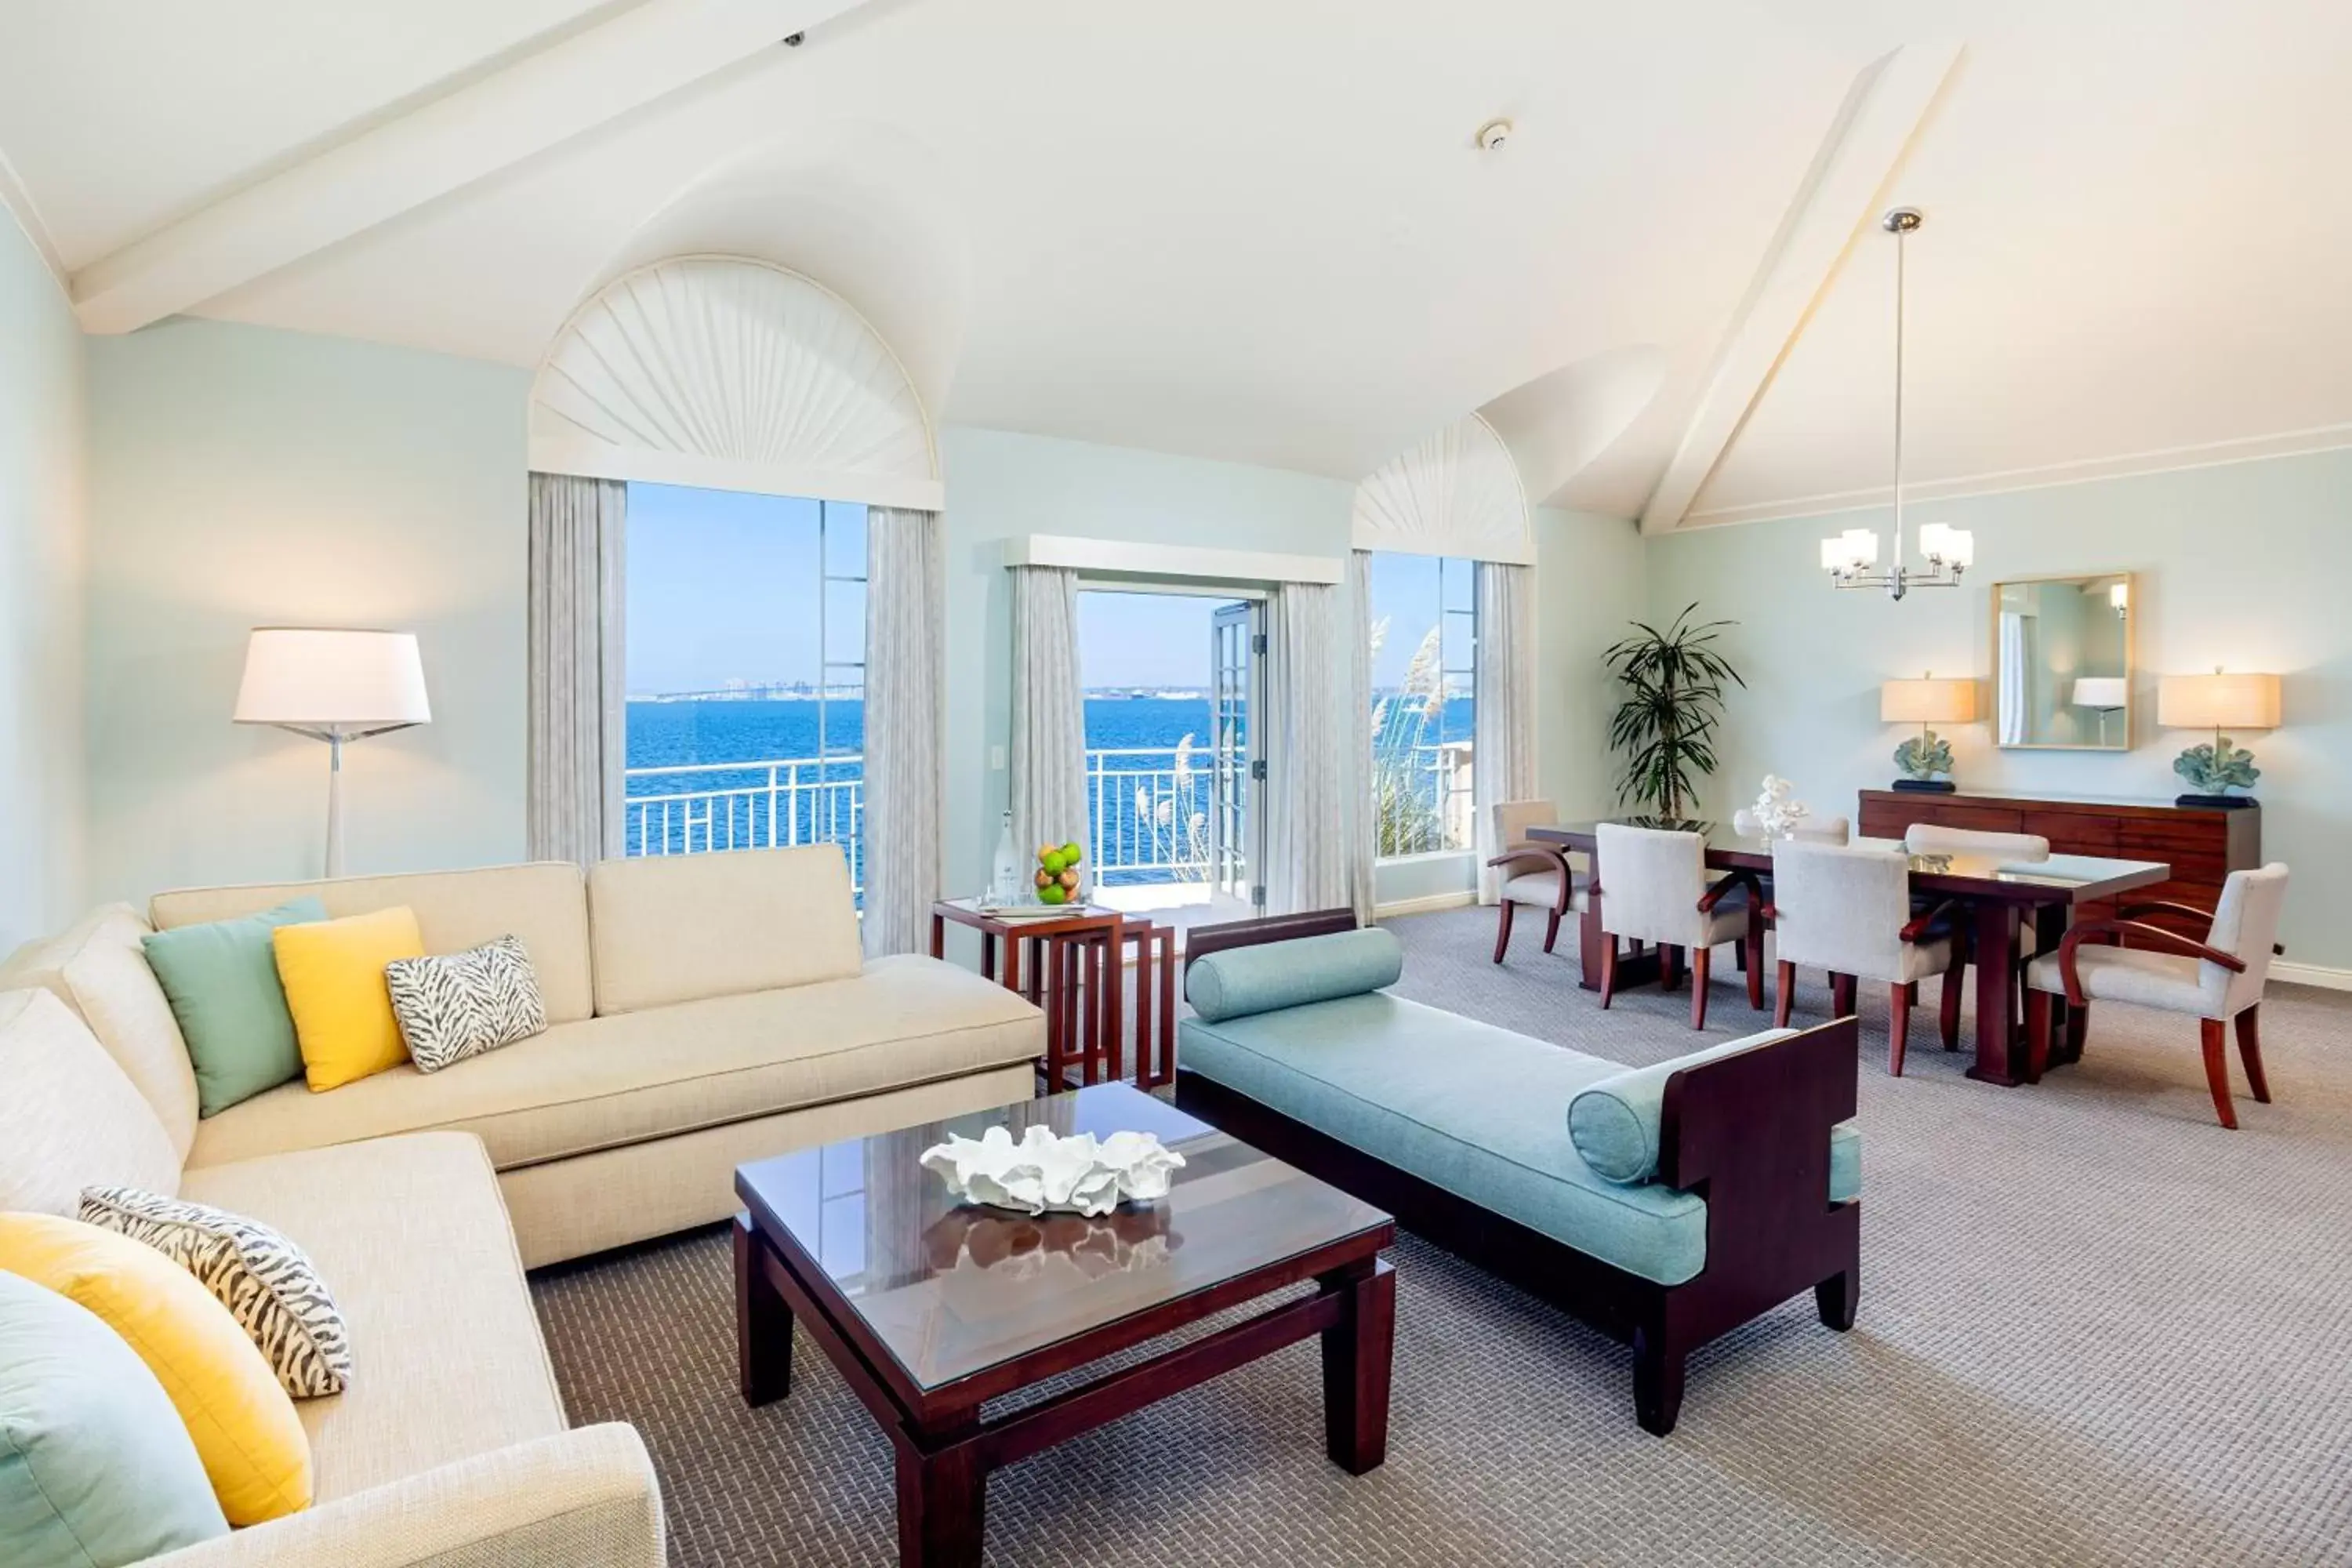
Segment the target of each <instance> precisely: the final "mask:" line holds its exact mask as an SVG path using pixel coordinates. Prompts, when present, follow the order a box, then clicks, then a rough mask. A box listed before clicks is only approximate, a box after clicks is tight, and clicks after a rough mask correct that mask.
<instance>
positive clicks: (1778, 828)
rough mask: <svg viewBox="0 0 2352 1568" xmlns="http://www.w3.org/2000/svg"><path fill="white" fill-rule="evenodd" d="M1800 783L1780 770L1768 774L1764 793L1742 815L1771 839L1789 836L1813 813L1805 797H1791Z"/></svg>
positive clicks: (1765, 779)
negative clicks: (1796, 782)
mask: <svg viewBox="0 0 2352 1568" xmlns="http://www.w3.org/2000/svg"><path fill="white" fill-rule="evenodd" d="M1795 789H1796V786H1795V785H1793V784H1790V782H1789V781H1788V780H1787V779H1784V778H1782V777H1781V776H1780V774H1778V773H1766V774H1765V775H1764V793H1763V794H1761V795H1758V796H1757V797H1756V804H1755V805H1752V806H1750V807H1749V808H1748V810H1746V811H1744V812H1741V813H1740V814H1739V815H1740V816H1744V817H1746V818H1747V819H1748V821H1749V822H1751V823H1753V824H1755V826H1756V830H1757V831H1758V832H1759V833H1761V834H1763V835H1764V837H1767V838H1786V837H1789V836H1790V834H1793V833H1794V832H1796V831H1797V827H1798V826H1799V825H1800V824H1801V823H1802V822H1803V821H1804V820H1805V818H1807V817H1809V816H1811V815H1812V812H1811V809H1810V808H1809V807H1807V806H1806V805H1805V803H1804V802H1803V801H1801V800H1792V799H1790V795H1793V794H1794V793H1795Z"/></svg>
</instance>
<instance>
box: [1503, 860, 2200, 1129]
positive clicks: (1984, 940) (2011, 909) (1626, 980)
mask: <svg viewBox="0 0 2352 1568" xmlns="http://www.w3.org/2000/svg"><path fill="white" fill-rule="evenodd" d="M1607 820H1609V821H1612V822H1615V823H1620V824H1622V825H1623V826H1628V827H1650V828H1662V829H1664V830H1667V831H1670V832H1682V833H1696V834H1697V835H1699V836H1700V837H1702V838H1703V839H1704V840H1705V841H1706V846H1705V847H1706V864H1707V866H1708V867H1709V868H1712V869H1715V870H1718V871H1753V872H1756V873H1759V876H1760V877H1762V878H1769V876H1770V875H1771V872H1772V846H1773V843H1774V840H1773V839H1772V838H1770V837H1766V836H1765V835H1762V834H1758V833H1744V832H1741V831H1740V830H1739V829H1738V828H1737V827H1735V826H1732V825H1731V824H1730V823H1727V822H1702V821H1686V820H1679V819H1669V818H1664V817H1656V816H1622V817H1612V818H1608V819H1607ZM1600 827H1601V823H1600V822H1598V821H1591V822H1562V823H1559V824H1556V825H1554V826H1549V827H1542V826H1538V827H1531V828H1529V829H1528V830H1527V836H1528V838H1530V839H1532V840H1533V841H1535V842H1536V843H1538V844H1547V845H1551V846H1553V847H1557V848H1559V849H1561V850H1563V851H1570V852H1579V853H1581V854H1583V855H1584V856H1585V857H1586V858H1587V861H1588V864H1589V871H1588V877H1589V880H1590V883H1591V888H1590V892H1589V895H1588V897H1587V899H1586V900H1585V910H1584V915H1583V918H1582V920H1581V921H1580V925H1579V929H1578V953H1579V957H1580V964H1581V967H1582V970H1583V977H1582V979H1581V980H1580V981H1579V984H1580V985H1582V986H1583V988H1584V989H1585V990H1587V991H1598V990H1599V989H1600V988H1601V951H1602V949H1603V947H1604V946H1605V945H1606V943H1607V942H1608V941H1609V939H1608V937H1607V936H1606V935H1605V934H1603V927H1602V920H1603V916H1602V914H1601V910H1602V905H1603V901H1604V900H1605V898H1606V896H1607V881H1608V873H1607V868H1605V867H1603V866H1602V865H1601V858H1600V852H1599V838H1600V834H1599V831H1598V830H1599V828H1600ZM1851 843H1852V847H1856V848H1876V849H1901V848H1903V847H1904V845H1903V841H1902V840H1901V839H1899V838H1855V839H1853V840H1852V841H1851ZM1910 860H1911V892H1912V896H1913V897H1914V898H1915V899H1924V900H1930V901H1933V900H1957V901H1958V902H1959V903H1961V904H1962V905H1964V906H1966V910H1967V914H1966V921H1967V924H1968V931H1969V954H1970V957H1971V959H1972V961H1973V962H1974V963H1975V964H1976V966H1977V976H1976V1038H1977V1059H1976V1063H1975V1065H1974V1066H1972V1067H1970V1068H1969V1077H1970V1078H1972V1079H1977V1080H1978V1081H1979V1082H1981V1083H1992V1084H2002V1085H2009V1084H2017V1083H2023V1082H2025V1081H2027V1071H2026V1041H2025V1029H2024V1025H2023V1021H2022V1020H2021V1018H2020V1017H2019V1016H2018V1015H2017V1013H2016V1012H2015V1010H2014V1008H2013V998H2014V997H2015V996H2016V995H2017V994H2018V993H2017V986H2018V969H2019V964H2020V959H2019V955H2018V936H2019V932H2020V931H2021V928H2023V927H2026V926H2030V927H2031V928H2032V931H2033V933H2034V951H2035V952H2056V951H2057V950H2058V943H2059V941H2060V939H2061V938H2062V937H2063V936H2064V935H2065V931H2066V927H2067V925H2068V923H2069V922H2070V921H2072V920H2073V919H2074V911H2075V910H2078V909H2080V908H2082V907H2083V906H2084V905H2086V904H2102V903H2105V902H2107V901H2109V900H2114V899H2116V898H2117V897H2118V896H2120V895H2122V894H2125V893H2128V892H2132V891H2134V890H2136V889H2141V888H2148V887H2153V886H2155V885H2156V884H2157V883H2158V882H2163V881H2166V880H2168V879H2170V878H2171V876H2172V868H2171V866H2169V865H2168V864H2167V863H2166V862H2164V861H2161V860H2122V859H2116V858H2111V857H2106V856H2098V855H2053V856H2051V857H2050V858H2048V859H2046V860H2018V859H2013V858H2006V857H2002V856H1998V855H1972V854H1971V855H1913V856H1911V857H1910ZM1676 967H1677V966H1675V964H1674V963H1673V962H1672V959H1671V957H1669V955H1666V954H1663V953H1661V952H1658V951H1657V950H1656V949H1654V948H1653V949H1651V950H1650V951H1649V952H1643V953H1638V954H1635V955H1633V956H1632V957H1630V958H1629V957H1620V958H1619V960H1618V963H1617V983H1618V984H1619V985H1620V986H1621V987H1622V986H1624V985H1628V984H1640V983H1641V982H1643V981H1644V980H1647V979H1651V978H1657V979H1660V980H1663V981H1664V982H1665V983H1667V984H1672V983H1673V982H1674V981H1675V968H1676ZM2061 1005H2062V1006H2063V999H2061ZM2058 1022H2066V1023H2069V1024H2070V1026H2069V1027H2068V1028H2066V1029H2065V1030H2064V1031H2063V1034H2061V1033H2060V1032H2059V1031H2058V1030H2057V1028H2056V1027H2055V1024H2056V1023H2058ZM2053 1035H2055V1036H2057V1037H2058V1041H2059V1043H2058V1044H2056V1045H2054V1046H2053V1050H2052V1053H2051V1061H2052V1062H2053V1064H2054V1063H2061V1062H2065V1061H2070V1060H2073V1059H2074V1057H2075V1056H2077V1055H2079V1054H2080V1051H2081V1048H2082V1031H2081V1028H2080V1025H2079V1020H2067V1019H2065V1018H2064V1017H2063V1014H2062V1015H2061V1016H2060V1017H2059V1018H2058V1019H2056V1020H2053Z"/></svg>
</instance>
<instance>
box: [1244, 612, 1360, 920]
mask: <svg viewBox="0 0 2352 1568" xmlns="http://www.w3.org/2000/svg"><path fill="white" fill-rule="evenodd" d="M1266 609H1267V614H1266V639H1265V640H1266V647H1267V648H1268V649H1269V650H1270V652H1271V653H1272V656H1273V670H1272V673H1273V675H1274V677H1275V679H1273V680H1271V681H1269V682H1268V683H1267V686H1266V710H1267V711H1266V734H1267V739H1268V740H1269V741H1270V742H1272V749H1273V751H1274V752H1275V754H1276V756H1277V757H1278V758H1279V759H1280V761H1279V762H1278V763H1276V766H1275V768H1274V769H1273V770H1272V771H1273V773H1274V788H1273V790H1272V791H1271V797H1272V798H1271V799H1270V800H1269V801H1268V803H1267V817H1266V855H1265V858H1266V878H1265V901H1266V911H1267V912H1268V913H1269V914H1277V915H1280V914H1297V913H1300V912H1302V911H1305V910H1328V909H1343V908H1348V907H1350V906H1352V905H1353V904H1354V903H1355V901H1356V900H1355V889H1354V887H1353V885H1352V884H1353V880H1354V879H1353V875H1352V871H1351V865H1352V861H1353V856H1352V853H1351V850H1350V846H1351V843H1352V841H1353V836H1352V832H1351V824H1350V817H1351V816H1353V814H1351V813H1350V812H1349V810H1348V809H1347V797H1348V791H1349V786H1350V782H1351V781H1353V780H1355V779H1358V778H1360V777H1361V776H1362V774H1363V773H1364V771H1365V768H1364V764H1363V763H1361V762H1360V760H1359V759H1358V758H1357V757H1356V756H1355V754H1354V752H1353V748H1352V744H1351V740H1352V733H1351V732H1352V731H1353V729H1354V726H1353V725H1351V724H1349V722H1348V721H1347V718H1346V715H1347V712H1348V709H1347V698H1348V690H1349V686H1350V685H1351V684H1352V680H1351V678H1350V676H1349V668H1348V654H1347V649H1348V643H1347V630H1346V627H1347V624H1348V622H1349V616H1348V615H1347V613H1346V605H1345V596H1344V595H1342V594H1341V593H1340V591H1339V589H1338V588H1337V587H1335V586H1333V585H1332V584H1328V583H1284V584H1279V585H1277V586H1276V589H1275V594H1274V598H1273V600H1272V601H1271V602H1270V603H1269V604H1268V605H1267V607H1266ZM1369 754H1370V747H1369V742H1368V743H1367V748H1366V755H1367V756H1369Z"/></svg>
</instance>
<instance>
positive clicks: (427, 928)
mask: <svg viewBox="0 0 2352 1568" xmlns="http://www.w3.org/2000/svg"><path fill="white" fill-rule="evenodd" d="M306 893H307V894H309V895H310V896H311V897H313V898H316V899H317V900H319V901H320V903H322V904H324V905H326V906H327V914H328V916H329V917H330V918H331V919H335V920H341V919H342V918H343V917H344V916H346V915H368V914H373V913H375V912H376V911H377V910H390V909H397V908H399V907H400V906H402V905H404V904H405V905H406V906H407V907H408V908H410V909H412V910H415V911H416V925H417V929H418V931H421V932H422V933H423V934H424V937H425V952H464V951H465V950H466V949H467V948H469V947H479V946H481V945H482V943H484V942H489V941H491V940H493V939H494V938H497V937H501V936H505V935H507V934H509V932H511V933H512V934H514V935H516V936H519V937H520V938H521V939H522V944H523V946H524V947H525V948H527V949H529V950H530V963H531V968H532V969H533V970H534V971H536V972H537V973H538V975H539V989H540V993H541V995H542V996H544V997H545V998H546V1000H547V1016H548V1019H549V1021H550V1022H551V1023H558V1024H561V1023H565V1022H568V1021H570V1020H572V1019H574V1018H585V1017H587V1016H590V1015H591V1014H592V1013H593V1012H594V1011H595V1000H594V993H593V987H592V986H591V984H590V982H589V978H588V899H587V894H586V892H585V891H584V889H583V888H582V886H581V880H580V868H579V867H577V866H574V865H572V863H571V862H570V861H568V860H542V861H538V862H535V863H533V864H531V865H528V866H488V867H484V868H481V869H479V870H472V871H424V872H417V873H415V874H412V875H406V876H398V877H341V878H337V879H334V880H333V881H326V882H270V883H264V884H254V885H250V886H245V887H236V888H184V889H180V890H178V891H176V892H170V893H158V894H156V895H155V897H154V898H153V900H151V902H150V904H149V913H151V914H152V916H153V917H154V921H155V926H156V929H157V930H159V931H168V930H170V929H171V928H172V927H173V926H184V925H197V924H200V923H202V922H203V921H225V920H234V919H236V918H238V917H239V916H243V915H257V914H259V913H260V912H261V911H262V910H269V909H275V908H277V907H278V905H279V904H282V903H284V902H285V901H286V900H289V899H299V898H300V897H302V896H303V895H304V894H306Z"/></svg>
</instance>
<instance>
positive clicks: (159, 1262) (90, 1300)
mask: <svg viewBox="0 0 2352 1568" xmlns="http://www.w3.org/2000/svg"><path fill="white" fill-rule="evenodd" d="M0 1268H5V1269H6V1270H7V1271H8V1272H9V1273H11V1274H21V1275H23V1276H24V1277H25V1278H26V1279H30V1280H31V1281H32V1282H33V1283H34V1284H36V1285H40V1286H45V1287H47V1289H51V1290H54V1291H56V1292H57V1293H58V1295H60V1296H63V1297H65V1298H67V1299H68V1300H71V1301H75V1302H77V1303H79V1305H81V1306H82V1307H84V1308H86V1309H88V1310H89V1311H90V1312H92V1313H94V1314H96V1316H97V1317H98V1318H99V1319H100V1321H103V1322H104V1323H105V1324H106V1325H107V1327H109V1328H110V1329H112V1330H113V1331H115V1332H116V1333H118V1334H120V1335H121V1337H122V1340H123V1342H124V1343H126V1344H128V1345H129V1346H130V1347H131V1349H132V1350H133V1351H135V1352H138V1356H139V1359H140V1360H141V1361H143V1362H145V1363H147V1366H148V1369H149V1370H150V1371H152V1373H154V1374H155V1380H156V1381H157V1382H158V1383H161V1384H163V1392H164V1393H165V1394H168V1395H170V1396H171V1400H172V1406H173V1409H175V1410H177V1411H178V1412H179V1413H180V1419H181V1420H182V1421H183V1422H184V1423H186V1424H187V1428H188V1436H191V1437H193V1438H194V1439H195V1444H196V1457H197V1458H200V1459H202V1460H203V1461H204V1465H205V1479H208V1480H210V1481H211V1482H212V1487H213V1495H214V1496H215V1497H216V1498H218V1499H219V1500H220V1506H221V1512H222V1513H224V1514H225V1515H226V1516H227V1518H228V1521H229V1523H231V1524H233V1525H240V1526H242V1525H247V1524H259V1523H261V1522H263V1521H265V1520H272V1519H277V1518H278V1517H280V1516H282V1515H285V1514H289V1513H294V1512H298V1511H299V1510H302V1509H306V1508H308V1507H310V1438H309V1437H308V1436H306V1435H305V1434H304V1433H303V1431H302V1422H301V1419H300V1417H299V1416H297V1415H295V1414H294V1402H293V1401H292V1400H291V1399H289V1398H288V1397H287V1395H286V1391H285V1390H284V1389H282V1388H280V1387H278V1374H277V1373H274V1372H272V1371H270V1370H269V1363H268V1362H267V1361H265V1360H264V1359H262V1354H261V1352H260V1351H258V1350H257V1349H255V1348H254V1343H253V1342H252V1341H251V1340H249V1339H247V1337H246V1333H245V1331H244V1330H243V1329H241V1328H239V1327H237V1323H236V1319H235V1318H233V1317H231V1316H230V1315H229V1310H228V1309H227V1308H226V1307H224V1306H222V1305H221V1304H220V1302H219V1301H218V1300H215V1299H214V1296H213V1293H212V1292H211V1291H209V1290H207V1289H205V1288H204V1286H203V1285H201V1284H199V1283H198V1282H197V1280H196V1277H195V1276H194V1275H193V1274H191V1273H189V1272H188V1271H187V1270H186V1269H184V1268H181V1267H180V1266H179V1265H178V1264H176V1263H174V1262H173V1261H172V1260H171V1259H170V1258H166V1257H164V1256H163V1254H162V1253H160V1252H158V1251H156V1250H155V1249H154V1248H153V1247H146V1246H142V1244H140V1243H139V1242H136V1241H133V1240H131V1238H130V1237H127V1236H118V1235H116V1234H115V1233H114V1232H112V1231H108V1230H100V1228H99V1227H98V1226H94V1225H84V1224H82V1223H81V1222H80V1221H79V1220H71V1219H59V1218H58V1216H57V1215H46V1214H0Z"/></svg>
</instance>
